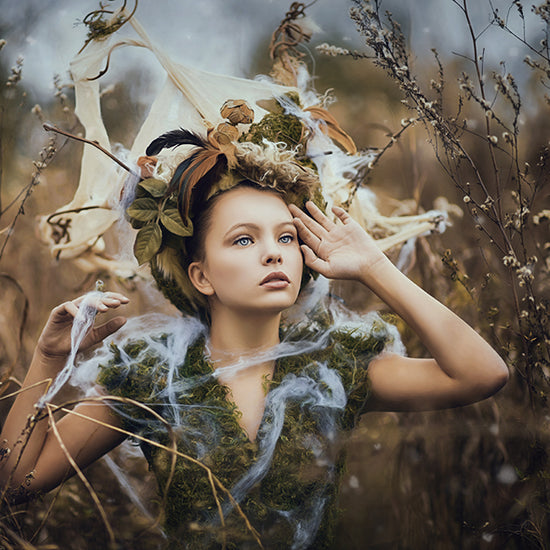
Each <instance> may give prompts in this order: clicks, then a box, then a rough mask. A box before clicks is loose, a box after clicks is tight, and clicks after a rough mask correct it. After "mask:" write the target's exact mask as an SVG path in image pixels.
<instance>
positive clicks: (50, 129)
mask: <svg viewBox="0 0 550 550" xmlns="http://www.w3.org/2000/svg"><path fill="white" fill-rule="evenodd" d="M42 127H43V128H44V130H46V131H47V132H56V133H58V134H61V135H62V136H65V137H68V138H71V139H75V140H76V141H81V142H82V143H87V144H89V145H93V146H94V147H95V148H96V149H99V150H100V151H101V152H102V153H105V154H106V155H107V156H108V157H109V158H110V159H111V160H114V161H115V162H116V163H117V164H118V165H119V166H120V167H122V168H124V170H126V171H127V172H129V173H130V174H132V175H133V176H137V177H138V178H140V179H141V175H140V174H137V173H136V172H134V171H133V170H132V169H131V168H130V167H129V166H127V165H126V164H124V163H123V162H122V161H121V160H120V159H119V158H117V157H115V155H113V154H112V153H111V152H110V151H107V149H105V148H104V147H102V146H101V145H100V144H99V143H98V142H97V141H92V140H90V139H86V138H83V137H80V136H75V135H74V134H70V133H69V132H65V131H64V130H61V129H59V128H56V127H55V126H52V125H51V124H43V125H42Z"/></svg>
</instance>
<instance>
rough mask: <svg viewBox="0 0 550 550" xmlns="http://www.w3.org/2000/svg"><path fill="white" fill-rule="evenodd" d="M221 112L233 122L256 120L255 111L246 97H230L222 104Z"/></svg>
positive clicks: (244, 122) (248, 122)
mask: <svg viewBox="0 0 550 550" xmlns="http://www.w3.org/2000/svg"><path fill="white" fill-rule="evenodd" d="M220 114H221V115H222V117H223V118H226V119H227V120H229V122H230V123H231V124H250V123H251V122H252V121H253V120H254V111H253V110H252V109H251V108H250V107H249V105H248V104H247V103H246V101H245V100H244V99H228V100H227V101H226V102H225V103H224V104H223V105H222V108H221V109H220Z"/></svg>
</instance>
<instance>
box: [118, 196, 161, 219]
mask: <svg viewBox="0 0 550 550" xmlns="http://www.w3.org/2000/svg"><path fill="white" fill-rule="evenodd" d="M126 213H127V214H128V216H130V218H134V219H135V220H139V221H141V222H148V221H151V220H154V219H155V218H156V217H157V216H158V213H159V207H158V204H157V201H155V200H154V199H136V200H135V201H134V202H133V203H132V204H131V205H130V206H129V207H128V208H127V209H126Z"/></svg>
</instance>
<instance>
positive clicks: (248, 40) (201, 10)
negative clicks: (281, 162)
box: [0, 0, 536, 99]
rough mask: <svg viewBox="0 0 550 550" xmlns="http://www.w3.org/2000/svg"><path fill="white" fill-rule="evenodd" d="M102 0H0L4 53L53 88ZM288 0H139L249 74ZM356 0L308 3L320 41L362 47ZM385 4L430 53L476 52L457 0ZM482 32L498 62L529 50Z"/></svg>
mask: <svg viewBox="0 0 550 550" xmlns="http://www.w3.org/2000/svg"><path fill="white" fill-rule="evenodd" d="M105 3H106V4H111V2H109V1H107V2H105ZM112 4H113V5H114V6H118V5H120V4H121V2H119V1H114V2H112ZM128 4H129V5H132V1H131V0H129V2H128ZM510 4H511V2H510V1H508V0H493V5H495V6H496V7H499V8H500V11H501V13H503V14H505V13H506V11H507V10H508V7H509V6H510ZM98 5H99V2H98V0H78V1H75V0H17V1H14V0H0V14H1V16H0V17H1V19H0V28H2V30H3V38H6V39H7V40H8V45H7V47H6V48H5V50H4V51H3V52H2V53H1V54H0V55H2V56H5V57H4V62H5V63H7V64H13V61H14V60H15V58H16V57H17V56H18V55H20V54H21V55H23V57H24V71H23V75H24V83H25V85H26V86H27V87H29V88H30V89H31V90H32V92H33V94H35V95H36V96H37V98H38V99H40V98H41V97H43V96H44V95H49V94H51V89H52V76H53V75H54V74H55V73H58V74H61V75H62V76H65V75H66V73H67V69H68V64H69V61H70V59H71V58H72V57H73V55H74V54H75V53H76V52H77V51H78V49H79V48H80V47H81V45H82V44H83V42H84V38H85V35H86V29H85V27H84V26H83V25H77V24H76V22H77V21H78V20H81V19H82V18H83V17H84V15H85V14H86V13H88V12H89V11H91V10H93V9H96V8H97V7H98ZM289 5H290V0H200V1H197V0H140V2H139V8H138V11H137V17H138V19H139V20H140V21H141V23H142V24H143V25H144V26H145V28H146V30H147V31H148V33H149V34H150V36H151V37H152V38H153V40H154V41H155V42H157V43H158V44H161V45H162V46H163V47H164V48H165V49H166V51H167V52H168V53H169V54H170V55H171V56H172V57H173V58H175V59H177V60H180V61H182V62H185V63H189V64H191V65H194V66H200V67H202V68H204V69H207V70H211V71H214V72H222V73H226V74H233V75H238V76H242V75H246V74H247V70H248V68H249V66H250V60H251V56H252V55H253V53H254V49H255V48H256V47H257V46H258V43H259V41H260V40H261V39H262V38H264V37H265V36H266V35H267V34H268V33H270V32H272V30H273V29H274V28H275V27H276V26H277V24H278V22H279V21H280V20H281V18H282V17H283V15H284V13H285V12H286V10H287V9H288V8H289ZM350 5H351V2H350V1H349V0H318V1H317V2H316V3H315V4H314V5H312V6H311V7H310V8H309V9H308V14H309V15H310V16H311V17H312V18H313V19H314V20H315V21H316V22H317V23H318V24H319V25H320V26H321V27H322V29H323V32H322V33H320V34H319V35H318V36H317V43H318V42H322V41H324V40H329V39H330V40H333V41H334V42H338V43H339V44H338V45H342V46H347V47H351V48H358V49H362V41H361V37H360V36H359V34H358V33H357V31H356V30H355V26H354V23H353V22H352V21H351V20H350V18H349V15H348V11H349V7H350ZM469 5H470V8H471V10H472V13H473V16H474V22H475V24H476V27H477V28H478V29H482V28H483V27H484V26H485V24H486V22H487V21H488V20H489V18H490V8H489V3H488V2H487V1H485V0H483V1H481V2H477V1H476V2H474V1H473V0H470V2H469ZM383 6H384V8H385V9H389V10H390V11H393V12H394V13H395V14H396V18H397V19H398V20H400V21H401V22H403V23H404V30H405V32H406V34H407V35H408V36H411V37H412V42H413V49H414V51H415V52H416V54H417V55H419V56H422V55H426V54H427V53H428V52H429V48H430V47H432V46H435V47H437V48H438V49H440V50H442V52H443V54H444V55H445V54H448V55H450V54H451V52H452V51H457V52H461V53H466V54H468V53H470V52H469V44H468V42H467V38H468V36H467V31H466V28H465V26H464V24H463V16H462V14H461V13H460V10H459V9H458V8H457V6H456V5H454V4H453V2H452V1H451V0H416V1H412V0H409V1H404V2H403V1H402V2H397V1H395V0H389V1H386V2H385V3H384V4H383ZM529 6H530V4H529ZM526 13H529V10H528V9H526ZM407 16H410V17H407ZM535 28H536V27H535ZM483 39H484V40H485V41H486V44H489V45H491V46H492V47H490V48H487V55H488V57H489V58H490V59H491V61H492V62H497V61H498V60H500V59H501V58H503V59H505V60H506V61H507V64H508V66H509V67H510V68H513V67H514V66H517V64H518V63H519V62H521V59H522V58H523V56H524V54H525V52H524V51H523V50H522V49H521V47H519V44H518V43H516V42H515V41H513V40H506V39H505V36H504V33H502V32H500V31H499V30H498V29H489V30H488V31H487V33H486V34H485V35H484V37H483ZM116 55H117V56H118V57H117V59H118V63H119V65H118V67H119V68H120V67H127V68H131V67H132V66H139V65H137V64H138V62H141V61H142V60H143V55H141V56H140V55H135V54H134V55H132V54H130V53H128V51H125V52H124V53H117V54H116ZM6 60H8V61H6ZM159 74H160V73H159Z"/></svg>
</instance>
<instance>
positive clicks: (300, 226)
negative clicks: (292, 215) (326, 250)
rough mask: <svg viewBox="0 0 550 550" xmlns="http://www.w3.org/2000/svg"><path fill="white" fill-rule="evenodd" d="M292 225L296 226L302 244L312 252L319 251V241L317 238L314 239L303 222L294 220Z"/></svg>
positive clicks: (297, 219)
mask: <svg viewBox="0 0 550 550" xmlns="http://www.w3.org/2000/svg"><path fill="white" fill-rule="evenodd" d="M294 225H295V226H296V229H297V230H298V235H300V238H301V239H302V242H304V243H305V244H307V245H308V246H309V247H310V248H311V249H313V250H319V246H320V244H321V239H320V238H319V237H316V236H315V235H314V234H313V233H312V232H311V231H310V230H309V229H308V228H307V227H306V226H305V224H304V222H303V221H302V220H301V219H299V218H296V219H294Z"/></svg>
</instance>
